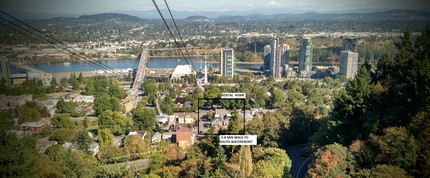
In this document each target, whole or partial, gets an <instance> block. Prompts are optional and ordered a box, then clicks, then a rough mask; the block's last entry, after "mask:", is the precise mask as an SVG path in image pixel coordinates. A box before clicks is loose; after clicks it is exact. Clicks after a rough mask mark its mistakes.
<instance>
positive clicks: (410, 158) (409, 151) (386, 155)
mask: <svg viewBox="0 0 430 178" xmlns="http://www.w3.org/2000/svg"><path fill="white" fill-rule="evenodd" d="M370 142H371V143H372V145H374V146H376V147H377V148H378V149H379V153H377V155H376V160H377V161H378V162H379V163H382V164H391V165H396V166H399V167H401V168H404V169H405V170H412V169H413V168H415V166H416V161H417V158H418V151H419V150H418V145H417V143H416V141H415V138H414V137H413V136H412V135H411V134H409V132H408V131H407V130H406V129H405V128H404V127H388V128H385V129H384V135H382V136H376V135H373V134H372V135H371V137H370Z"/></svg>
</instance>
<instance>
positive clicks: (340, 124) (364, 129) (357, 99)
mask: <svg viewBox="0 0 430 178" xmlns="http://www.w3.org/2000/svg"><path fill="white" fill-rule="evenodd" d="M372 88H373V84H372V81H371V78H370V73H369V71H367V70H366V69H365V68H360V70H359V71H358V73H357V76H356V77H355V78H354V80H351V81H350V82H349V83H348V84H347V86H346V90H345V91H344V92H340V96H339V97H338V98H337V99H336V100H335V102H334V108H333V112H332V116H331V117H330V121H332V122H331V123H336V125H335V126H334V127H333V126H331V128H332V130H331V132H332V133H336V135H339V136H340V137H338V138H329V139H333V141H336V142H340V143H343V144H345V145H349V144H351V143H352V141H353V140H356V139H367V137H368V136H369V134H370V133H371V132H375V131H377V129H378V125H377V123H378V121H377V118H376V117H372V116H371V115H368V114H366V110H367V107H368V105H367V104H368V101H369V97H370V94H371V91H372Z"/></svg>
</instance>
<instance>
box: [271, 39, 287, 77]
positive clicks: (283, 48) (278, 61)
mask: <svg viewBox="0 0 430 178" xmlns="http://www.w3.org/2000/svg"><path fill="white" fill-rule="evenodd" d="M288 55H289V46H288V45H286V44H282V45H279V40H278V39H277V38H275V39H273V41H272V46H271V52H270V61H269V71H270V76H273V77H276V78H279V77H281V72H282V68H283V67H284V65H285V64H288Z"/></svg>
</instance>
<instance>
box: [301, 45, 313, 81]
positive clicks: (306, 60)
mask: <svg viewBox="0 0 430 178" xmlns="http://www.w3.org/2000/svg"><path fill="white" fill-rule="evenodd" d="M312 55H313V49H312V41H311V39H310V38H306V37H304V38H303V39H302V44H301V45H300V51H299V72H300V73H301V74H302V73H303V74H304V75H306V73H310V72H311V70H312ZM302 76H303V75H302Z"/></svg>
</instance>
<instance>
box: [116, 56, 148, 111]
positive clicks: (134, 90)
mask: <svg viewBox="0 0 430 178" xmlns="http://www.w3.org/2000/svg"><path fill="white" fill-rule="evenodd" d="M138 58H139V65H138V66H137V71H136V74H135V75H134V76H135V77H134V80H133V84H132V87H131V89H130V90H129V91H128V92H127V94H128V95H127V97H126V98H125V99H123V100H122V102H121V103H122V104H123V105H125V106H126V110H127V111H130V110H131V109H133V108H136V106H137V103H139V101H140V98H139V94H141V93H142V91H140V90H139V88H140V87H141V85H142V82H143V80H144V79H145V74H146V63H147V60H148V51H147V50H145V49H144V50H143V51H142V52H141V53H140V54H139V57H138Z"/></svg>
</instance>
